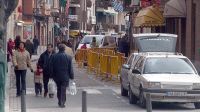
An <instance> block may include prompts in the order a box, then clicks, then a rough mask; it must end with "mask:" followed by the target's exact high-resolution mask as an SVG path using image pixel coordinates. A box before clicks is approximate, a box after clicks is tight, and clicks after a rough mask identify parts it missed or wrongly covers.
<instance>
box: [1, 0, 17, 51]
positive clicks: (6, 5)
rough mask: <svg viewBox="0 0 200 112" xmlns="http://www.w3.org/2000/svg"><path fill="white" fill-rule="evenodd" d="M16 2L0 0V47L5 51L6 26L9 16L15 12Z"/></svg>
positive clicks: (14, 0)
mask: <svg viewBox="0 0 200 112" xmlns="http://www.w3.org/2000/svg"><path fill="white" fill-rule="evenodd" d="M17 4H18V0H0V15H1V16H0V46H2V47H3V48H4V51H5V50H6V37H5V36H6V26H7V22H8V18H9V16H10V15H11V14H12V12H13V11H14V10H15V8H16V6H17Z"/></svg>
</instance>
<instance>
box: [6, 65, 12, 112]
mask: <svg viewBox="0 0 200 112" xmlns="http://www.w3.org/2000/svg"><path fill="white" fill-rule="evenodd" d="M10 73H11V62H8V72H7V75H6V76H7V77H6V85H5V112H10V102H9V101H10V98H9V97H10V92H9V89H10Z"/></svg>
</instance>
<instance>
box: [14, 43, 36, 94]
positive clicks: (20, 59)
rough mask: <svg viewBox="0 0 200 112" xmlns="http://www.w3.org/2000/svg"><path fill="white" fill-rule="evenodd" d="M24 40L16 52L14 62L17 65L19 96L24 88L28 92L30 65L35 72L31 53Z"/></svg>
mask: <svg viewBox="0 0 200 112" xmlns="http://www.w3.org/2000/svg"><path fill="white" fill-rule="evenodd" d="M24 46H25V44H24V43H23V42H20V43H19V48H18V49H17V50H16V51H15V52H14V55H13V64H14V66H15V75H16V85H17V96H20V95H21V92H22V91H23V90H24V91H25V92H26V71H27V68H28V67H29V68H30V70H31V72H33V69H32V66H31V59H30V54H29V53H28V51H26V49H25V47H24Z"/></svg>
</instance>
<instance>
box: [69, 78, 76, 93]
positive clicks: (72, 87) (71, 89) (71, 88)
mask: <svg viewBox="0 0 200 112" xmlns="http://www.w3.org/2000/svg"><path fill="white" fill-rule="evenodd" d="M69 93H70V94H71V95H76V94H77V89H76V83H75V82H74V81H73V80H70V81H69Z"/></svg>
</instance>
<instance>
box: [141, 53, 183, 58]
mask: <svg viewBox="0 0 200 112" xmlns="http://www.w3.org/2000/svg"><path fill="white" fill-rule="evenodd" d="M137 55H139V56H143V57H166V56H167V57H175V58H186V57H185V56H183V55H182V54H181V53H168V52H149V53H148V52H147V53H138V54H137Z"/></svg>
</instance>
